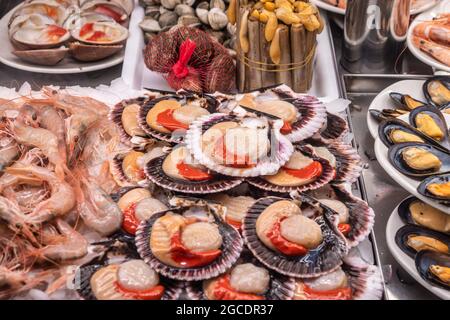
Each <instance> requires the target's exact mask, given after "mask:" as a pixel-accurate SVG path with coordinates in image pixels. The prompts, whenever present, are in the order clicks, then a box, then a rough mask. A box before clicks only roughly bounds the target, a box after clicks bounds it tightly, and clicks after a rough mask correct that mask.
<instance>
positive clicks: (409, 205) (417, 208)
mask: <svg viewBox="0 0 450 320" xmlns="http://www.w3.org/2000/svg"><path fill="white" fill-rule="evenodd" d="M397 211H398V215H399V216H400V219H402V221H403V222H404V223H406V224H412V225H417V226H421V227H422V228H428V229H431V230H434V231H438V232H442V233H446V234H449V235H450V224H449V221H450V216H449V215H447V214H446V213H444V212H442V211H440V210H438V209H435V208H433V207H431V206H430V205H428V204H426V203H424V202H423V201H422V200H419V199H418V198H416V197H409V198H407V199H405V200H403V202H402V203H400V205H399V206H398V210H397Z"/></svg>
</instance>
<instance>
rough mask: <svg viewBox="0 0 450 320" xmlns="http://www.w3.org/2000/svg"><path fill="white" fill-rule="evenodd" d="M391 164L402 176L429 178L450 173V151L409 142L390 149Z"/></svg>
mask: <svg viewBox="0 0 450 320" xmlns="http://www.w3.org/2000/svg"><path fill="white" fill-rule="evenodd" d="M388 158H389V161H390V162H391V164H392V165H393V166H394V167H395V168H396V169H397V170H398V171H399V172H400V173H402V174H404V175H407V176H411V177H417V178H420V177H428V176H432V175H436V174H442V173H447V172H450V151H448V150H446V149H443V148H439V147H437V146H433V145H429V144H425V143H419V142H407V143H400V144H396V145H393V146H391V147H390V148H389V151H388Z"/></svg>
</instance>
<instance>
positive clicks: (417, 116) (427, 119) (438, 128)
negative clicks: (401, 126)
mask: <svg viewBox="0 0 450 320" xmlns="http://www.w3.org/2000/svg"><path fill="white" fill-rule="evenodd" d="M409 122H410V123H411V124H412V125H413V126H414V127H416V128H417V130H419V131H421V132H422V133H424V134H426V135H427V136H429V137H431V138H433V139H434V140H437V141H444V140H448V137H449V133H448V128H447V123H446V122H445V119H444V116H443V115H442V113H441V112H440V111H439V110H438V109H436V108H434V107H430V106H423V107H419V108H416V109H414V110H413V111H411V112H410V114H409Z"/></svg>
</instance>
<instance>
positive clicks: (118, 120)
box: [108, 96, 154, 146]
mask: <svg viewBox="0 0 450 320" xmlns="http://www.w3.org/2000/svg"><path fill="white" fill-rule="evenodd" d="M151 99H154V96H144V97H139V98H135V99H127V100H122V101H121V102H119V103H118V104H116V105H115V106H114V107H113V108H112V109H111V111H110V113H109V115H108V117H109V120H111V121H112V122H114V123H115V124H116V125H117V126H118V127H119V130H120V138H121V141H122V142H123V143H124V144H126V145H128V146H132V145H133V142H132V138H133V135H130V134H129V133H132V132H129V131H130V130H129V129H128V128H125V125H124V123H123V119H122V117H123V112H124V110H125V108H126V107H128V106H132V105H137V106H142V105H144V104H145V103H146V102H147V101H149V100H151ZM138 112H139V111H138ZM136 122H137V115H136ZM127 130H128V132H127ZM145 136H146V135H145V134H144V135H142V137H145Z"/></svg>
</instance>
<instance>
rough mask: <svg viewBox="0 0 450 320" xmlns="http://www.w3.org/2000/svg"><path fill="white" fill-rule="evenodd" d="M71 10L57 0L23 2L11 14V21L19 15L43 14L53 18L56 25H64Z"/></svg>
mask: <svg viewBox="0 0 450 320" xmlns="http://www.w3.org/2000/svg"><path fill="white" fill-rule="evenodd" d="M70 13H71V11H69V10H67V8H65V7H64V6H62V5H61V4H59V3H58V1H55V0H35V1H33V2H28V3H23V4H22V5H21V6H19V7H18V8H17V10H16V11H14V13H13V14H12V16H11V20H10V24H11V22H12V21H13V20H14V19H16V18H17V17H19V16H22V17H23V16H26V15H30V14H41V15H44V16H47V17H49V18H51V19H52V20H53V21H55V24H56V25H62V23H63V22H64V20H65V19H66V17H67V15H68V14H70Z"/></svg>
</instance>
